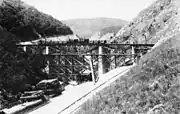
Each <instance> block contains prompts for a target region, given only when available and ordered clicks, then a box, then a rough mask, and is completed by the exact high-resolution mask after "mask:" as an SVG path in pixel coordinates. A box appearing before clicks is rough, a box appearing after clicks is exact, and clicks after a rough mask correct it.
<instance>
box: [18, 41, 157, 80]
mask: <svg viewBox="0 0 180 114" xmlns="http://www.w3.org/2000/svg"><path fill="white" fill-rule="evenodd" d="M17 46H19V47H20V48H23V49H24V51H25V52H27V53H34V54H37V55H43V56H46V58H47V60H48V65H47V69H46V71H47V72H48V73H49V76H50V77H57V76H59V77H65V78H66V77H67V75H68V76H69V77H70V79H69V80H78V76H79V75H80V74H86V73H88V72H90V74H91V76H92V80H93V81H96V79H97V76H100V75H101V74H103V73H106V72H108V71H110V70H112V69H114V68H116V67H120V66H124V65H129V64H133V63H135V62H137V61H138V59H139V58H140V57H141V56H142V55H143V54H145V53H147V51H148V50H150V49H151V47H153V46H154V44H134V43H131V44H122V43H118V42H107V41H106V40H101V41H100V40H94V41H90V40H88V39H74V40H68V41H47V40H38V41H36V42H31V43H21V44H17ZM81 76H83V75H81Z"/></svg>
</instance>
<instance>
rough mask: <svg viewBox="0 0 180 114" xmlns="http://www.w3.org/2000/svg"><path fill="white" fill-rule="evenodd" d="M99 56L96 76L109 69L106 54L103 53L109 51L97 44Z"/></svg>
mask: <svg viewBox="0 0 180 114" xmlns="http://www.w3.org/2000/svg"><path fill="white" fill-rule="evenodd" d="M98 51H99V56H98V76H101V75H102V74H104V73H106V72H108V71H109V69H110V62H109V59H111V58H108V56H106V55H103V54H104V53H105V52H106V53H110V51H109V50H108V49H105V48H103V47H102V46H99V49H98Z"/></svg>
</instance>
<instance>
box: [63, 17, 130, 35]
mask: <svg viewBox="0 0 180 114" xmlns="http://www.w3.org/2000/svg"><path fill="white" fill-rule="evenodd" d="M62 22H64V23H65V24H67V25H68V26H69V27H70V28H71V29H72V30H73V32H74V33H76V34H78V35H79V36H84V37H90V36H91V35H93V34H94V33H96V32H99V31H101V30H102V29H104V30H103V31H109V30H110V28H109V27H112V28H121V27H122V26H124V25H125V24H126V23H127V22H126V21H124V20H121V19H114V18H92V19H72V20H64V21H62ZM108 28H109V29H108Z"/></svg>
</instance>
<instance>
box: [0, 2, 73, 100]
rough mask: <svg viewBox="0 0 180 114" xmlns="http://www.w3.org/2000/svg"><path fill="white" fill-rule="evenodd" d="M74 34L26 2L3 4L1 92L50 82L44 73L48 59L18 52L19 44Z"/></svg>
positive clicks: (0, 19)
mask: <svg viewBox="0 0 180 114" xmlns="http://www.w3.org/2000/svg"><path fill="white" fill-rule="evenodd" d="M72 33H73V32H72V30H71V29H70V28H69V27H68V26H66V25H65V24H63V23H62V22H61V21H58V20H57V19H54V18H53V17H52V16H50V15H46V14H45V13H42V12H39V11H38V10H37V9H35V8H34V7H32V6H29V5H28V4H26V3H24V2H21V1H19V0H3V1H1V2H0V50H1V53H0V72H1V74H0V91H1V90H2V89H5V90H7V91H11V92H19V91H22V90H24V89H26V87H27V85H28V86H30V84H36V83H37V82H39V81H40V80H42V79H45V78H47V74H46V73H45V72H44V71H43V70H42V69H44V68H45V66H46V60H45V58H44V57H42V56H40V55H33V54H32V53H25V52H24V51H23V50H22V49H20V48H17V46H16V43H19V42H22V41H29V40H35V39H39V38H40V37H53V36H63V35H71V34H72ZM0 97H1V95H0ZM0 103H1V102H0Z"/></svg>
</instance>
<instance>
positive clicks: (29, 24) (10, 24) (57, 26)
mask: <svg viewBox="0 0 180 114" xmlns="http://www.w3.org/2000/svg"><path fill="white" fill-rule="evenodd" d="M0 25H1V26H2V27H3V28H5V29H6V30H7V31H9V32H11V33H13V34H15V35H17V36H19V37H20V38H22V39H21V40H24V41H27V40H34V39H37V38H39V37H41V36H42V37H49V36H54V35H57V36H59V35H68V34H72V31H71V29H70V28H69V27H67V26H66V25H65V24H63V23H62V22H60V21H58V20H56V19H54V18H53V17H52V16H50V15H47V14H44V13H42V12H39V11H38V10H37V9H35V8H34V7H31V6H29V5H27V4H25V3H24V2H21V1H19V0H3V2H2V3H1V5H0Z"/></svg>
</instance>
